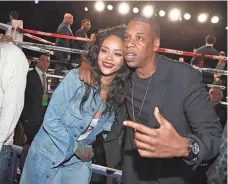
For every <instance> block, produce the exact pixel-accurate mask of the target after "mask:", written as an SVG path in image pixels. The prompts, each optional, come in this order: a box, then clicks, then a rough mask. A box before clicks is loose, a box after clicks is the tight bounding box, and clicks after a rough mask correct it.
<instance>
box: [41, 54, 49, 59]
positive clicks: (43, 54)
mask: <svg viewBox="0 0 228 184" xmlns="http://www.w3.org/2000/svg"><path fill="white" fill-rule="evenodd" d="M43 56H48V57H50V54H48V53H41V54H40V55H39V59H41V58H42V57H43Z"/></svg>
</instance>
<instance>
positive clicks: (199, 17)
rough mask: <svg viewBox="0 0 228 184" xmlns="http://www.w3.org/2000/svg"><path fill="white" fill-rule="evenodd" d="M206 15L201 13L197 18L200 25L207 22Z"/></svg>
mask: <svg viewBox="0 0 228 184" xmlns="http://www.w3.org/2000/svg"><path fill="white" fill-rule="evenodd" d="M207 18H208V15H207V14H206V13H202V14H200V15H199V16H198V21H199V22H200V23H204V22H206V21H207Z"/></svg>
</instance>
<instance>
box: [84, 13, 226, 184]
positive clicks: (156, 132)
mask: <svg viewBox="0 0 228 184" xmlns="http://www.w3.org/2000/svg"><path fill="white" fill-rule="evenodd" d="M159 46H160V31H159V26H158V25H157V23H156V21H155V20H154V19H148V18H145V17H137V18H134V19H133V20H131V21H130V22H129V24H128V25H127V28H126V33H125V39H124V47H125V50H124V52H125V55H124V56H125V60H126V62H127V64H128V66H129V67H131V68H135V72H134V73H133V75H132V78H131V85H129V89H128V94H127V97H126V107H127V111H128V115H129V119H130V120H131V121H125V122H124V125H125V126H126V127H127V128H126V135H125V137H124V158H123V168H122V170H123V184H171V183H175V184H193V183H194V184H202V183H203V179H204V174H205V173H204V168H202V167H200V164H201V163H202V162H203V161H205V160H209V159H211V158H214V157H215V156H216V155H217V154H218V152H219V145H220V138H221V134H222V127H221V124H220V122H219V118H218V116H217V115H216V113H215V111H214V109H213V107H212V105H211V104H210V101H209V94H208V92H207V90H206V89H205V87H204V84H203V83H202V77H201V74H200V72H199V71H197V70H195V69H194V68H192V67H191V66H189V65H187V64H185V63H180V62H177V61H174V60H171V59H169V58H167V57H165V56H161V55H158V54H156V52H157V50H158V48H159ZM86 74H89V75H90V73H89V70H88V65H87V64H86V63H85V62H84V63H82V66H81V68H80V75H81V76H80V78H81V79H85V80H87V79H90V77H88V76H85V75H86ZM90 81H91V80H88V81H86V82H90ZM125 117H126V115H122V116H121V117H120V116H118V115H117V120H118V122H116V123H114V124H113V127H112V131H111V133H110V134H109V135H108V136H107V139H106V144H105V147H108V144H112V146H113V145H114V144H113V141H115V140H116V142H117V144H116V146H118V145H120V144H119V143H118V141H119V138H118V137H119V135H121V134H120V132H121V129H120V125H122V121H124V118H125ZM118 123H119V124H118ZM115 136H116V139H115ZM113 147H114V146H113ZM116 149H118V148H117V147H116ZM105 151H106V154H107V155H113V149H107V148H106V149H105ZM115 153H116V152H115ZM109 157H110V156H109ZM112 158H117V156H116V155H113V157H112ZM107 162H108V160H107Z"/></svg>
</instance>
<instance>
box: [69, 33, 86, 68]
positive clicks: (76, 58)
mask: <svg viewBox="0 0 228 184" xmlns="http://www.w3.org/2000/svg"><path fill="white" fill-rule="evenodd" d="M74 36H76V37H82V38H87V34H86V32H85V31H84V30H83V29H78V30H77V31H76V32H75V33H74ZM87 44H88V43H87V42H85V41H78V40H77V41H76V40H73V41H72V48H74V49H80V50H86V49H87V48H88V46H87ZM81 61H82V56H81V55H80V54H72V55H71V62H72V63H76V64H80V63H81Z"/></svg>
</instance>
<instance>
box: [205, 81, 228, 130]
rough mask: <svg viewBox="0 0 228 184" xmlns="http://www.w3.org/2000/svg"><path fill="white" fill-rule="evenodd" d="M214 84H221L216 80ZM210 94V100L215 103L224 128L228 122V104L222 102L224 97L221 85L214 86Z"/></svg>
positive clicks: (214, 105)
mask: <svg viewBox="0 0 228 184" xmlns="http://www.w3.org/2000/svg"><path fill="white" fill-rule="evenodd" d="M213 84H214V85H219V83H218V82H214V83H213ZM209 94H210V101H211V104H212V105H213V107H214V109H215V111H216V113H217V115H218V116H219V118H220V122H221V124H222V126H223V128H224V126H225V124H226V122H227V106H226V105H223V104H221V100H222V99H223V91H222V89H221V88H220V87H212V88H211V89H210V90H209Z"/></svg>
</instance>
